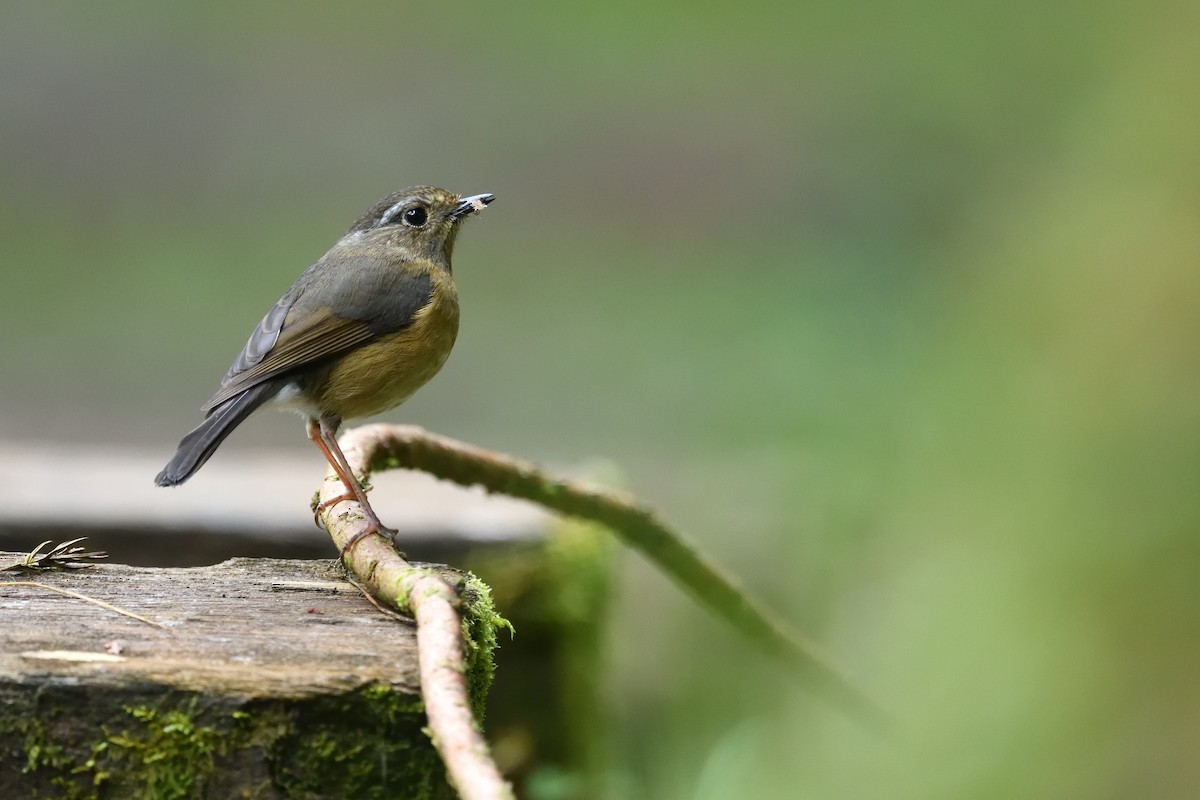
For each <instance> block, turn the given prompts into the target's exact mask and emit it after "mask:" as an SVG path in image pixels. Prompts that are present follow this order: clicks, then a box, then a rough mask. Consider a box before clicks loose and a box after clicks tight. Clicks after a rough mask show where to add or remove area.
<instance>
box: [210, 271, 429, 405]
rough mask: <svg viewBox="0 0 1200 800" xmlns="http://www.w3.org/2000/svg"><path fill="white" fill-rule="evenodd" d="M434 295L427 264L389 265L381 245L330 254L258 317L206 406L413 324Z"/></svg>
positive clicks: (218, 403) (223, 400)
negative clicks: (376, 247) (265, 313)
mask: <svg viewBox="0 0 1200 800" xmlns="http://www.w3.org/2000/svg"><path fill="white" fill-rule="evenodd" d="M335 264H336V266H335ZM432 298H433V280H432V278H431V277H430V275H429V273H428V271H427V269H422V268H420V267H417V268H415V269H414V268H413V265H402V264H399V263H389V262H387V261H385V260H383V259H382V258H381V257H380V253H379V252H378V251H377V250H375V249H373V248H372V249H363V250H362V251H360V252H357V253H356V252H353V251H351V252H349V253H347V252H344V251H343V252H340V253H330V254H328V255H326V256H325V258H323V259H321V260H320V261H318V262H317V263H316V264H314V265H313V266H312V267H310V268H309V269H308V271H307V272H306V273H305V274H304V275H303V276H301V278H300V280H298V281H297V282H296V285H295V286H293V287H292V288H291V290H289V291H288V293H287V294H286V295H284V297H283V299H282V300H280V301H279V302H278V303H276V304H275V307H274V308H272V309H271V310H270V311H269V312H268V313H267V315H266V316H265V317H263V319H262V322H260V323H258V327H256V328H255V329H254V333H252V334H250V340H249V341H248V342H246V346H245V347H244V348H242V352H241V353H240V354H238V357H237V358H236V359H234V362H233V366H231V367H230V368H229V372H227V373H226V374H225V377H224V379H223V380H222V381H221V388H220V390H218V391H217V393H216V394H215V395H213V397H212V399H210V400H209V401H208V402H207V403H205V404H204V410H205V411H206V412H207V411H210V410H211V409H213V408H216V407H217V406H219V405H220V404H221V403H223V402H225V401H226V400H228V399H229V398H231V397H233V396H235V395H237V394H239V393H241V392H244V391H245V390H246V389H249V388H251V387H253V386H257V385H258V384H260V383H262V382H263V381H265V380H270V379H271V378H274V377H277V376H279V375H282V374H284V373H286V372H290V371H292V370H295V369H299V368H301V367H305V366H308V365H311V364H315V363H318V362H320V361H323V360H325V359H327V358H330V357H331V356H335V355H337V354H338V353H341V352H344V351H346V350H348V349H350V348H352V347H354V346H356V345H361V344H365V343H367V342H370V341H372V340H373V339H377V338H379V337H380V336H384V335H386V334H389V333H394V332H395V331H398V330H401V329H403V328H406V327H408V326H409V325H411V324H412V320H413V317H414V316H415V315H416V313H417V312H418V311H420V310H421V309H422V308H424V307H425V306H427V305H428V304H429V302H430V300H431V299H432Z"/></svg>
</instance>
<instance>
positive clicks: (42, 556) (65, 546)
mask: <svg viewBox="0 0 1200 800" xmlns="http://www.w3.org/2000/svg"><path fill="white" fill-rule="evenodd" d="M86 538H87V537H86V536H80V537H79V538H78V539H71V540H70V541H66V542H63V543H62V544H58V545H55V546H54V547H52V548H50V549H49V550H47V551H46V552H44V553H43V552H42V550H43V548H45V547H46V546H48V545H49V544H50V540H49V539H47V540H46V541H44V542H42V543H41V544H39V545H38V546H37V547H35V548H33V549H32V550H30V551H29V552H28V553H26V554H25V556H24V557H23V558H21V559H19V560H17V561H14V562H12V563H11V564H6V565H4V566H2V567H0V572H5V571H9V570H29V571H31V572H33V571H38V570H54V569H79V568H81V567H86V566H88V565H89V564H91V563H93V562H96V561H100V560H102V559H105V558H108V553H105V552H104V551H102V550H93V551H90V552H85V551H84V549H83V548H82V547H76V546H75V545H77V544H79V543H80V542H82V541H83V540H84V539H86Z"/></svg>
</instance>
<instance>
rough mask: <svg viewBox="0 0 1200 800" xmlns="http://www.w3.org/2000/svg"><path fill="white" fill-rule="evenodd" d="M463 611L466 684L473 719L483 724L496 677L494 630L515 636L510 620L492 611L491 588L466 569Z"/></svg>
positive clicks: (495, 640)
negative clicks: (469, 694)
mask: <svg viewBox="0 0 1200 800" xmlns="http://www.w3.org/2000/svg"><path fill="white" fill-rule="evenodd" d="M462 598H463V603H464V604H465V606H466V613H464V614H463V615H462V632H463V643H464V645H465V650H466V652H465V655H466V661H467V686H468V687H470V690H471V710H472V712H473V713H474V714H475V721H476V722H477V723H479V724H480V725H482V724H483V716H484V711H485V707H486V703H487V696H488V691H489V690H490V689H491V688H492V681H493V680H495V678H496V649H497V648H498V647H499V646H500V644H499V641H498V637H497V635H496V633H497V631H499V630H502V629H507V630H508V634H509V636H510V637H511V636H515V635H516V630H515V629H514V628H513V626H512V623H511V622H509V621H508V620H507V619H505V618H504V617H502V616H500V613H499V612H498V611H496V605H495V603H494V602H493V601H492V590H491V587H489V586H488V585H487V584H486V583H484V582H483V581H481V580H480V579H479V578H478V577H477V576H476V575H475V574H474V573H471V572H468V573H467V576H466V581H465V583H464V585H463V590H462Z"/></svg>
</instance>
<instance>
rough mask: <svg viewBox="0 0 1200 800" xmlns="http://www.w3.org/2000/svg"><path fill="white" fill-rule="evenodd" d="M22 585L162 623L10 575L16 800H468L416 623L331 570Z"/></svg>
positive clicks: (3, 760) (2, 717) (2, 597)
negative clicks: (432, 693) (437, 726)
mask: <svg viewBox="0 0 1200 800" xmlns="http://www.w3.org/2000/svg"><path fill="white" fill-rule="evenodd" d="M10 555H11V558H10V557H9V556H10ZM18 557H19V554H3V555H0V558H2V559H3V561H4V562H5V563H8V562H9V561H10V560H12V559H15V558H18ZM7 577H8V578H10V579H22V580H32V581H39V582H42V583H46V584H49V585H52V586H55V587H59V588H62V589H68V590H71V591H74V592H78V593H80V594H84V595H87V596H89V597H92V598H96V599H98V600H103V601H105V602H108V603H112V604H114V605H116V606H119V607H121V608H124V609H126V610H128V611H131V612H134V613H136V614H139V615H141V616H144V617H147V618H149V619H152V620H154V621H155V622H157V623H159V624H161V625H162V626H164V627H163V628H156V627H152V626H150V625H147V624H145V623H143V622H139V621H137V620H134V619H131V618H129V617H125V616H121V615H118V614H116V613H114V612H113V611H110V610H107V609H103V608H100V607H97V606H95V605H92V604H89V603H86V602H83V601H81V600H78V599H75V598H73V597H68V596H64V595H61V594H57V593H53V592H49V591H46V590H44V589H40V588H36V587H30V586H4V585H3V583H0V631H2V632H3V633H2V639H0V641H2V647H3V651H2V652H0V797H6V798H7V797H13V798H17V797H32V796H52V797H53V796H63V797H92V796H98V797H120V798H142V797H144V798H174V797H212V798H239V797H245V798H292V797H295V798H301V797H303V798H319V797H354V798H370V797H397V798H435V797H452V796H453V793H452V792H451V791H450V789H449V787H448V786H447V785H446V783H445V780H444V777H443V775H442V768H441V763H440V761H439V759H438V756H437V753H436V752H435V751H434V748H433V746H432V744H431V743H430V741H429V739H428V738H427V736H426V735H425V734H424V732H423V730H422V729H423V726H424V724H425V717H424V713H423V708H422V704H421V699H420V694H419V687H418V677H417V667H416V637H415V632H414V629H413V628H412V627H411V625H409V624H406V623H405V622H403V621H401V620H397V619H395V618H393V617H391V616H388V615H385V614H383V613H381V612H380V611H379V610H377V609H376V608H375V607H374V606H372V605H371V604H370V603H369V602H368V601H367V600H366V599H365V598H363V597H362V595H361V594H360V593H359V592H358V591H357V590H356V589H355V588H354V587H352V586H351V585H350V584H349V583H346V582H345V580H344V578H343V574H342V572H341V570H340V568H338V567H337V566H336V565H335V564H334V562H332V561H282V560H253V559H233V560H230V561H225V562H223V563H221V564H217V565H215V566H211V567H200V568H188V569H144V568H136V567H128V566H120V565H97V566H92V567H87V568H85V569H79V570H73V571H67V572H52V573H41V574H34V575H32V576H28V575H16V574H13V573H7ZM3 580H4V577H0V581H3Z"/></svg>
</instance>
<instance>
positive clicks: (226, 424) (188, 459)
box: [154, 381, 283, 486]
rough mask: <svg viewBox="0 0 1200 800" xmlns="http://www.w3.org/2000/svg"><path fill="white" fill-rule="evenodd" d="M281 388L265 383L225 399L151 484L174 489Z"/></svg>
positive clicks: (183, 443)
mask: <svg viewBox="0 0 1200 800" xmlns="http://www.w3.org/2000/svg"><path fill="white" fill-rule="evenodd" d="M281 388H283V387H282V385H281V384H280V383H279V382H277V381H267V382H266V383H260V384H259V385H258V386H254V387H251V388H249V389H247V390H246V391H244V392H242V393H241V394H239V395H236V396H234V397H231V398H229V399H228V400H226V401H225V402H224V403H221V405H219V406H217V407H216V408H214V409H213V410H212V411H210V412H208V416H207V417H205V418H204V422H201V423H200V424H199V425H198V426H196V429H195V430H193V431H192V432H191V433H189V434H188V435H187V436H184V437H183V439H182V440H180V442H179V449H178V450H176V451H175V455H174V457H173V458H172V459H171V461H170V463H168V464H167V465H166V466H165V467H163V471H162V472H160V473H158V477H156V478H155V479H154V482H155V483H156V484H157V485H159V486H177V485H179V484H181V483H183V482H184V481H186V480H187V479H188V478H190V477H192V475H193V474H195V472H196V470H198V469H200V468H201V467H202V466H204V462H205V461H208V459H209V457H210V456H211V455H212V454H213V453H214V452H216V450H217V447H219V446H220V444H221V442H223V441H225V437H226V436H228V435H229V434H230V433H232V432H233V429H234V428H236V427H237V426H238V425H239V424H241V422H242V420H244V419H245V418H246V417H248V416H250V414H251V413H252V412H253V411H254V410H255V409H256V408H258V407H259V406H261V405H262V404H263V403H265V402H267V401H268V400H270V399H271V398H272V397H274V396H275V395H276V393H278V392H279V390H280V389H281Z"/></svg>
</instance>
